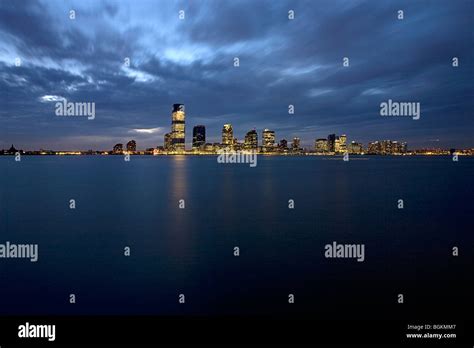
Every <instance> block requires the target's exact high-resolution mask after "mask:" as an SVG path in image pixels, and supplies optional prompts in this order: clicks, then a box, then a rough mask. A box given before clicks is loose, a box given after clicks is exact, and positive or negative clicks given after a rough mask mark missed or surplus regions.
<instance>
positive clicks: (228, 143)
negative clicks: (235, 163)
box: [222, 124, 234, 148]
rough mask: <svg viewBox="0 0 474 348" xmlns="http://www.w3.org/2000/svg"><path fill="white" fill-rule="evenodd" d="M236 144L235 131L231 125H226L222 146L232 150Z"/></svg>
mask: <svg viewBox="0 0 474 348" xmlns="http://www.w3.org/2000/svg"><path fill="white" fill-rule="evenodd" d="M233 143H234V130H233V129H232V125H231V124H225V125H224V127H222V145H223V146H224V147H229V148H232V145H233Z"/></svg>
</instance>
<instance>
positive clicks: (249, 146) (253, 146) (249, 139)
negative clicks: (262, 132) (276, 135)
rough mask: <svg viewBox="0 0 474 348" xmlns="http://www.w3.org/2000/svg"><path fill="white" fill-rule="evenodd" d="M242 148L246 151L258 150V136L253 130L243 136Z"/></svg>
mask: <svg viewBox="0 0 474 348" xmlns="http://www.w3.org/2000/svg"><path fill="white" fill-rule="evenodd" d="M244 147H245V149H246V150H257V149H258V134H257V131H256V130H255V129H254V130H251V131H249V132H247V134H246V135H245V140H244Z"/></svg>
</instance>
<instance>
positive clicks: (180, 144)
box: [171, 104, 186, 151]
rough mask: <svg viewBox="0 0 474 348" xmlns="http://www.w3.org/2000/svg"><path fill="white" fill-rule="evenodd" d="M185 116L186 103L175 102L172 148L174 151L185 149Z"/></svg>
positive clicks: (172, 118) (172, 115) (172, 119)
mask: <svg viewBox="0 0 474 348" xmlns="http://www.w3.org/2000/svg"><path fill="white" fill-rule="evenodd" d="M185 118H186V114H185V111H184V104H173V112H172V113H171V148H172V150H174V151H184V150H185Z"/></svg>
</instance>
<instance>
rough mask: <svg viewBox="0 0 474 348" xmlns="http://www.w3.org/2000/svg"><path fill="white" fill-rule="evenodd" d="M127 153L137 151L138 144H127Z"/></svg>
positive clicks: (134, 142) (132, 142) (132, 141)
mask: <svg viewBox="0 0 474 348" xmlns="http://www.w3.org/2000/svg"><path fill="white" fill-rule="evenodd" d="M127 151H129V152H135V151H137V142H136V141H135V140H130V141H129V142H128V143H127Z"/></svg>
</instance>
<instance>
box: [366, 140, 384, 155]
mask: <svg viewBox="0 0 474 348" xmlns="http://www.w3.org/2000/svg"><path fill="white" fill-rule="evenodd" d="M367 153H369V154H371V155H379V154H381V153H382V146H381V144H380V143H379V142H378V141H373V142H371V143H369V145H368V146H367Z"/></svg>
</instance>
